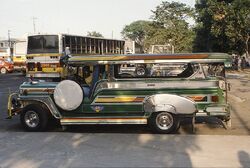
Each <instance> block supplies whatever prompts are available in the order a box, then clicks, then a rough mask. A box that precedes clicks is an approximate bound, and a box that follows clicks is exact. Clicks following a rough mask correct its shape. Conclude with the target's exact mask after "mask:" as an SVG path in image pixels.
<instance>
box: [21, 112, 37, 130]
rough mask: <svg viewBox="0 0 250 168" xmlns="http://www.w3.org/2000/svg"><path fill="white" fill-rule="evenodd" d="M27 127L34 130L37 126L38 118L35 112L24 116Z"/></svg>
mask: <svg viewBox="0 0 250 168" xmlns="http://www.w3.org/2000/svg"><path fill="white" fill-rule="evenodd" d="M24 121H25V123H26V124H27V126H29V127H31V128H34V127H36V126H37V125H38V124H39V116H38V114H37V113H36V112H35V111H27V112H26V113H25V115H24Z"/></svg>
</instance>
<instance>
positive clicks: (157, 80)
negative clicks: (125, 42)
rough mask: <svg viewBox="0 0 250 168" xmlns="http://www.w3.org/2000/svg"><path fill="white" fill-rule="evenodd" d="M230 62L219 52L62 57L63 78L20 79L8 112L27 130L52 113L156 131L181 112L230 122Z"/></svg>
mask: <svg viewBox="0 0 250 168" xmlns="http://www.w3.org/2000/svg"><path fill="white" fill-rule="evenodd" d="M230 62H231V61H230V56H229V55H228V54H223V53H191V54H133V55H104V56H103V55H99V56H93V55H90V56H74V57H71V58H67V59H66V58H65V60H64V63H65V65H64V66H65V68H67V73H68V74H67V79H65V80H63V81H61V82H59V83H55V82H39V81H30V82H25V83H23V84H22V85H21V86H20V88H19V93H13V94H11V95H10V96H9V103H8V115H9V118H11V117H12V116H14V115H20V120H21V123H22V125H23V127H24V128H25V129H26V130H28V131H43V130H45V129H46V128H47V125H48V123H49V120H48V119H49V118H50V117H54V118H56V119H57V120H59V121H60V124H61V125H62V126H63V127H66V126H67V125H84V124H148V125H149V126H150V127H151V128H152V130H153V131H154V132H157V133H171V132H174V131H176V130H177V129H178V128H179V126H180V121H181V120H182V119H183V118H184V119H185V118H192V121H193V122H192V123H193V124H194V120H195V117H197V116H215V117H218V118H219V119H221V120H222V121H225V122H230V119H231V118H230V106H229V104H228V102H227V91H228V88H229V85H228V83H227V80H226V78H225V68H226V67H228V66H230ZM138 67H139V68H140V70H139V71H136V69H138ZM126 68H128V69H127V70H126ZM132 70H134V72H132ZM124 73H125V74H126V75H124Z"/></svg>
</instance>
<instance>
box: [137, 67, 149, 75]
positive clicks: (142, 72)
mask: <svg viewBox="0 0 250 168" xmlns="http://www.w3.org/2000/svg"><path fill="white" fill-rule="evenodd" d="M135 74H136V76H139V77H144V76H146V74H147V71H146V68H145V67H143V66H139V67H137V68H136V69H135Z"/></svg>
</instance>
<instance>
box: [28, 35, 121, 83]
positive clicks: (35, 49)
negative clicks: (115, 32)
mask: <svg viewBox="0 0 250 168" xmlns="http://www.w3.org/2000/svg"><path fill="white" fill-rule="evenodd" d="M27 42H28V47H27V55H26V58H27V65H26V67H27V68H26V72H27V75H26V76H27V77H33V78H44V79H61V78H64V76H65V75H64V70H63V69H64V68H63V65H62V64H61V63H60V59H61V57H62V56H65V55H70V56H77V55H102V54H123V53H124V44H125V41H124V40H116V39H106V38H99V37H87V36H78V35H70V34H37V35H30V36H28V40H27Z"/></svg>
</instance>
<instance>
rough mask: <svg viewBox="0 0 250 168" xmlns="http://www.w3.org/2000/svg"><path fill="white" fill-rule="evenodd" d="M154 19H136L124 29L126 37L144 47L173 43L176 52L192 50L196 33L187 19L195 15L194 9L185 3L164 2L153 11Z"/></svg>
mask: <svg viewBox="0 0 250 168" xmlns="http://www.w3.org/2000/svg"><path fill="white" fill-rule="evenodd" d="M152 12H153V16H152V21H141V20H139V21H135V22H133V23H131V24H130V25H126V26H125V28H124V29H123V31H122V35H123V37H125V38H129V39H132V40H134V41H136V42H137V43H139V44H141V45H142V46H143V47H144V49H148V48H149V46H150V45H166V44H171V45H173V46H174V47H175V52H184V51H191V50H192V41H193V38H194V33H193V30H192V28H190V27H189V25H188V23H187V21H186V20H187V19H188V18H191V17H193V15H194V13H193V9H192V8H190V7H188V6H186V5H185V4H183V3H178V2H171V3H170V2H162V4H160V5H159V6H157V7H156V10H154V11H152Z"/></svg>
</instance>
